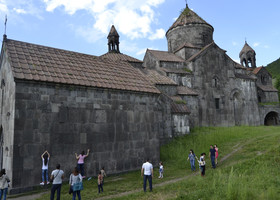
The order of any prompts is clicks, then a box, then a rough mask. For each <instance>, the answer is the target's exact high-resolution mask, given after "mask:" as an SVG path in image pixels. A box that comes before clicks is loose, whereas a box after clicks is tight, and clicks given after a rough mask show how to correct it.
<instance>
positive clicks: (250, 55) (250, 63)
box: [239, 41, 256, 68]
mask: <svg viewBox="0 0 280 200" xmlns="http://www.w3.org/2000/svg"><path fill="white" fill-rule="evenodd" d="M239 58H240V63H241V65H242V66H243V67H251V68H256V52H255V51H254V49H252V48H251V47H250V46H249V45H248V44H247V41H245V45H244V47H243V49H242V50H241V52H240V53H239Z"/></svg>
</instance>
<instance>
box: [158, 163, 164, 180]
mask: <svg viewBox="0 0 280 200" xmlns="http://www.w3.org/2000/svg"><path fill="white" fill-rule="evenodd" d="M158 178H163V163H162V162H160V163H159V177H158Z"/></svg>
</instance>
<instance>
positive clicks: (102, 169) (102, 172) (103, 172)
mask: <svg viewBox="0 0 280 200" xmlns="http://www.w3.org/2000/svg"><path fill="white" fill-rule="evenodd" d="M100 172H101V175H102V177H103V181H102V184H104V179H105V177H106V176H107V175H106V172H105V167H102V168H101V170H100Z"/></svg>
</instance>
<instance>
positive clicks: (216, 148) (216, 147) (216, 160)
mask: <svg viewBox="0 0 280 200" xmlns="http://www.w3.org/2000/svg"><path fill="white" fill-rule="evenodd" d="M214 148H215V150H216V159H215V163H216V165H217V164H218V156H219V153H218V151H219V149H218V146H217V145H216V144H215V145H214Z"/></svg>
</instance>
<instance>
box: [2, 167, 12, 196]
mask: <svg viewBox="0 0 280 200" xmlns="http://www.w3.org/2000/svg"><path fill="white" fill-rule="evenodd" d="M9 182H10V179H9V177H8V176H7V174H6V170H5V169H2V170H1V172H0V200H1V199H2V196H3V200H6V197H7V193H8V187H9Z"/></svg>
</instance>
